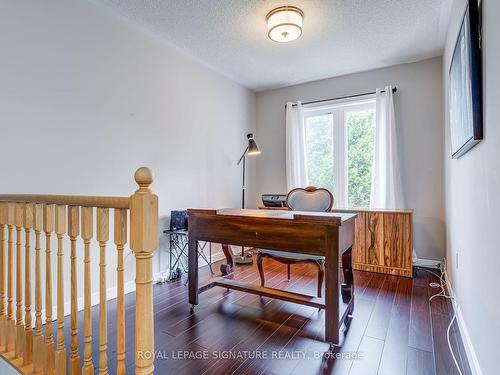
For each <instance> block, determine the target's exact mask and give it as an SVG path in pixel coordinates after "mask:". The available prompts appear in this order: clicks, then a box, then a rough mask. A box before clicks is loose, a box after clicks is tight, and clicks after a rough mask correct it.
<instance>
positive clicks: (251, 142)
mask: <svg viewBox="0 0 500 375" xmlns="http://www.w3.org/2000/svg"><path fill="white" fill-rule="evenodd" d="M247 139H248V145H247V148H246V149H245V151H243V155H241V157H240V160H238V163H237V165H240V164H241V163H242V162H243V175H242V176H243V178H242V185H241V208H245V189H246V186H245V168H246V158H247V155H250V156H253V155H259V154H260V150H259V148H258V147H257V143H255V139H254V138H253V134H252V133H249V134H247ZM235 261H236V263H238V264H249V263H252V258H251V257H247V256H245V248H244V247H243V246H242V247H241V256H239V257H236V259H235Z"/></svg>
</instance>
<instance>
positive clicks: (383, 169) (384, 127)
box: [370, 86, 405, 209]
mask: <svg viewBox="0 0 500 375" xmlns="http://www.w3.org/2000/svg"><path fill="white" fill-rule="evenodd" d="M375 96H376V111H377V112H376V124H375V126H376V128H375V151H374V159H373V173H372V187H371V194H370V208H389V209H399V208H405V203H404V197H403V188H402V184H401V169H400V163H399V152H398V140H397V135H396V133H397V132H396V116H395V114H394V95H393V92H392V86H386V87H385V92H382V91H381V90H380V89H377V92H376V94H375Z"/></svg>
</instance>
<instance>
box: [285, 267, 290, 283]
mask: <svg viewBox="0 0 500 375" xmlns="http://www.w3.org/2000/svg"><path fill="white" fill-rule="evenodd" d="M286 271H287V276H288V280H289V281H290V264H287V265H286Z"/></svg>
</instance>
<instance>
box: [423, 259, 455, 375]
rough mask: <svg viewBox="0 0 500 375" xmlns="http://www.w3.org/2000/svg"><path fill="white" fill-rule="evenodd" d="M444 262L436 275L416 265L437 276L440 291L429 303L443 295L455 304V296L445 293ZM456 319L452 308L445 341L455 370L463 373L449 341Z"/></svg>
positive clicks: (445, 275) (446, 277) (445, 276)
mask: <svg viewBox="0 0 500 375" xmlns="http://www.w3.org/2000/svg"><path fill="white" fill-rule="evenodd" d="M445 263H446V260H444V261H443V262H442V263H441V264H440V270H441V275H438V274H437V273H436V272H433V271H431V270H428V269H426V268H422V267H418V268H419V269H421V270H424V271H427V272H429V273H431V274H433V275H434V276H436V277H438V278H439V285H440V287H441V292H440V293H436V294H434V295H432V296H431V297H430V298H429V303H430V302H431V301H432V300H433V299H434V298H436V297H443V298H446V299H450V300H451V302H452V304H453V305H455V303H456V302H455V298H454V297H453V296H451V295H448V294H447V293H446V286H447V283H446V282H445V280H448V274H447V273H446V267H445ZM456 319H457V313H456V309H455V308H453V317H452V318H451V321H450V324H448V328H447V329H446V341H447V342H448V348H449V349H450V353H451V357H452V358H453V362H454V363H455V366H456V367H457V370H458V373H459V374H460V375H463V374H462V370H461V369H460V366H459V365H458V361H457V358H456V357H455V353H454V352H453V348H452V347H451V341H450V331H451V326H452V325H453V322H454V321H455V320H456Z"/></svg>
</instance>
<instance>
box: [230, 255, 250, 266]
mask: <svg viewBox="0 0 500 375" xmlns="http://www.w3.org/2000/svg"><path fill="white" fill-rule="evenodd" d="M234 261H235V262H236V264H251V263H253V259H252V257H251V256H248V255H245V256H244V257H242V256H239V257H236V258H235V259H234Z"/></svg>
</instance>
